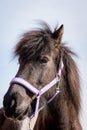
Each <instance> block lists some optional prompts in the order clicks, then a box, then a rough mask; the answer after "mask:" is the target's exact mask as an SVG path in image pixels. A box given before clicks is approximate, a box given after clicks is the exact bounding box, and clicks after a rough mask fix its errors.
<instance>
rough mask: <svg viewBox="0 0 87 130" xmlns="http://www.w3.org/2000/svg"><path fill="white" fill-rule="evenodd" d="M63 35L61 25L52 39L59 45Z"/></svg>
mask: <svg viewBox="0 0 87 130" xmlns="http://www.w3.org/2000/svg"><path fill="white" fill-rule="evenodd" d="M63 33H64V26H63V24H62V25H61V26H60V27H59V28H58V29H57V30H56V31H55V32H54V33H53V38H54V39H56V41H57V43H58V44H60V43H61V41H62V36H63Z"/></svg>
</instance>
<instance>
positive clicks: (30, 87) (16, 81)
mask: <svg viewBox="0 0 87 130" xmlns="http://www.w3.org/2000/svg"><path fill="white" fill-rule="evenodd" d="M63 67H64V64H63V61H62V59H61V60H60V65H59V70H58V73H57V75H56V77H55V78H54V79H53V80H52V81H51V82H50V83H49V84H47V85H45V86H44V87H43V88H42V89H40V90H38V89H36V88H35V87H34V86H33V85H32V84H30V83H29V82H27V81H25V80H24V79H22V78H20V77H15V78H13V79H12V81H11V82H10V84H11V85H12V84H19V85H21V86H22V87H24V88H27V90H29V91H31V92H32V93H33V94H34V95H36V98H37V101H36V107H35V112H34V114H33V116H34V115H36V114H37V113H38V112H39V111H40V110H41V108H40V109H39V102H40V97H41V96H42V95H43V94H44V93H45V92H46V91H48V90H49V89H50V88H52V87H53V86H54V85H55V84H57V83H58V84H59V81H60V79H61V74H62V70H63ZM59 92H60V91H59V88H56V92H55V94H54V95H53V97H52V98H51V99H50V100H48V102H47V104H48V103H50V102H51V101H52V100H53V99H54V98H55V97H56V95H57V94H58V93H59Z"/></svg>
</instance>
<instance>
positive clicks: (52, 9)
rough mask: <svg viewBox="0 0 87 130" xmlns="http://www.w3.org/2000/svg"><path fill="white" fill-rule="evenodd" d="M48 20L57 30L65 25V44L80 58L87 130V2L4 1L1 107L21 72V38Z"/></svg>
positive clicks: (0, 12)
mask: <svg viewBox="0 0 87 130" xmlns="http://www.w3.org/2000/svg"><path fill="white" fill-rule="evenodd" d="M36 20H44V21H46V22H47V23H49V24H50V25H51V27H52V28H53V27H55V26H56V25H57V24H59V25H61V24H64V29H65V31H64V37H63V41H65V42H66V43H67V45H68V46H70V47H71V48H73V50H74V51H75V52H77V54H78V55H79V59H75V60H76V62H77V64H78V67H79V70H80V75H81V87H82V89H81V97H82V103H81V105H82V110H81V124H82V126H83V130H87V128H86V127H87V126H86V124H87V88H86V84H87V65H86V64H87V43H86V42H87V1H86V0H42V1H41V0H0V107H2V101H3V96H4V94H5V92H6V91H7V89H8V87H9V82H10V80H11V79H12V78H13V77H14V76H15V74H16V72H17V69H18V62H17V59H13V50H14V46H15V45H16V43H17V41H18V40H19V39H20V36H21V34H23V33H24V32H26V31H28V30H30V29H32V28H34V27H37V22H36Z"/></svg>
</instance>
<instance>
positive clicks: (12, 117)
mask: <svg viewBox="0 0 87 130" xmlns="http://www.w3.org/2000/svg"><path fill="white" fill-rule="evenodd" d="M4 115H5V117H6V118H8V119H10V120H14V121H16V120H19V121H21V120H24V119H25V118H26V117H28V108H27V109H26V110H24V111H21V112H19V113H16V112H13V113H10V112H9V111H5V110H4Z"/></svg>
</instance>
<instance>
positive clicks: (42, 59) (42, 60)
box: [39, 57, 49, 64]
mask: <svg viewBox="0 0 87 130" xmlns="http://www.w3.org/2000/svg"><path fill="white" fill-rule="evenodd" d="M48 61H49V59H48V58H47V57H41V58H39V62H40V63H41V64H43V63H47V62H48Z"/></svg>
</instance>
